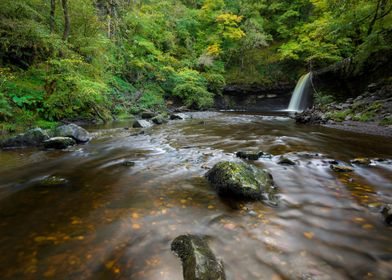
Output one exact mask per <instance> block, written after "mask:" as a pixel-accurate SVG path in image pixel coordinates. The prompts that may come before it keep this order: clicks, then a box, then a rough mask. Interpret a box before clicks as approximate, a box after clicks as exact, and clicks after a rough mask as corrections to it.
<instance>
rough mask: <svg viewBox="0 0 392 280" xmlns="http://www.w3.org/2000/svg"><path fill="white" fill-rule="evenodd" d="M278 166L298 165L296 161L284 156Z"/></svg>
mask: <svg viewBox="0 0 392 280" xmlns="http://www.w3.org/2000/svg"><path fill="white" fill-rule="evenodd" d="M278 164H280V165H296V163H295V162H294V161H292V160H291V159H289V158H287V157H283V156H281V157H280V158H279V160H278Z"/></svg>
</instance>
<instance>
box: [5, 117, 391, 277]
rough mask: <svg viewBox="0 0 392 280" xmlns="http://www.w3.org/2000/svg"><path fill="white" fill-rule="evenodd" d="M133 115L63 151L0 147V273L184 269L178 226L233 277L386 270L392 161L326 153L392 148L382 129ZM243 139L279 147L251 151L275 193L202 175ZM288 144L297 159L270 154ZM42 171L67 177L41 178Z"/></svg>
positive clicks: (170, 273)
mask: <svg viewBox="0 0 392 280" xmlns="http://www.w3.org/2000/svg"><path fill="white" fill-rule="evenodd" d="M129 125H130V124H126V123H118V124H110V125H106V126H101V127H98V126H96V127H90V128H89V130H90V131H92V132H93V135H94V140H93V141H91V142H90V143H88V144H86V145H81V146H76V147H73V148H71V149H69V150H67V151H40V150H37V149H27V150H14V151H2V152H0V250H1V252H2V254H1V255H0V275H1V279H102V280H104V279H132V280H142V279H143V280H152V279H168V280H177V279H178V280H179V279H182V269H181V266H180V262H179V260H178V259H177V258H176V257H175V256H174V255H173V254H172V253H171V252H170V243H171V241H172V240H173V239H174V238H175V237H177V236H178V235H181V234H184V233H192V234H202V235H205V236H206V238H207V239H208V240H209V244H210V246H211V247H212V249H213V251H214V252H215V253H216V255H217V256H218V257H219V258H220V259H222V260H223V262H224V265H225V269H226V274H227V278H228V279H234V280H252V279H266V280H267V279H273V280H279V279H334V280H337V279H391V277H392V230H391V228H388V227H387V226H386V225H385V224H384V223H383V221H382V218H381V216H380V214H379V213H378V206H379V205H380V203H381V202H382V203H385V202H392V165H390V164H386V163H380V162H377V163H375V164H374V165H373V166H369V167H361V166H355V172H354V173H352V174H348V175H347V174H336V173H333V172H332V171H331V170H330V169H329V164H328V163H327V160H328V159H335V160H339V161H343V162H348V161H349V160H350V159H352V158H355V157H370V158H392V141H391V139H390V138H382V137H375V136H366V135H361V134H353V133H349V132H342V131H338V130H333V129H327V128H322V127H318V126H300V125H296V124H295V123H294V122H293V121H292V120H291V119H289V118H287V117H286V116H284V115H262V114H261V115H251V114H245V113H205V112H203V113H195V114H193V119H191V120H187V121H173V122H171V123H169V124H167V125H163V126H155V127H153V128H152V129H149V130H146V131H145V134H138V132H139V130H136V129H130V130H125V129H124V127H126V126H129ZM239 150H262V151H265V152H268V153H271V154H273V155H275V157H273V158H271V159H268V158H265V159H260V160H258V161H256V162H252V163H251V164H254V165H256V166H258V167H260V168H267V169H268V170H269V171H270V172H271V174H272V175H273V177H274V180H275V182H276V185H277V186H278V187H279V189H280V192H281V201H282V202H281V205H280V206H279V207H277V208H271V207H268V206H266V205H264V204H262V203H260V202H253V203H238V202H234V201H230V200H227V199H221V198H219V197H218V196H217V195H216V193H215V192H214V190H213V188H212V187H211V186H210V185H209V184H208V183H207V182H206V180H205V179H204V178H203V175H204V174H205V172H206V171H207V170H208V169H209V168H211V167H212V166H213V165H214V164H215V163H217V162H219V161H221V160H232V161H239V159H237V158H236V157H235V152H236V151H239ZM287 153H289V156H290V157H291V158H292V159H294V160H295V161H296V162H297V165H296V166H292V167H287V166H280V165H278V164H277V163H276V162H277V159H278V156H279V155H281V154H287ZM124 160H131V161H134V162H135V165H134V166H133V167H125V166H123V165H122V164H121V163H122V162H123V161H124ZM49 175H56V176H61V177H64V178H66V179H68V180H69V181H70V184H69V185H66V186H63V187H55V188H42V187H39V186H38V184H37V182H39V180H41V179H42V178H45V177H46V176H49Z"/></svg>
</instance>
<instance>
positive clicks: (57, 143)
mask: <svg viewBox="0 0 392 280" xmlns="http://www.w3.org/2000/svg"><path fill="white" fill-rule="evenodd" d="M74 145H76V141H75V140H74V139H73V138H70V137H53V138H50V139H48V140H46V141H44V147H45V148H46V149H58V150H61V149H66V148H68V147H70V146H74Z"/></svg>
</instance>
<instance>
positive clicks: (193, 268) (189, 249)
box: [171, 235, 226, 280]
mask: <svg viewBox="0 0 392 280" xmlns="http://www.w3.org/2000/svg"><path fill="white" fill-rule="evenodd" d="M171 249H172V251H173V252H175V253H176V255H177V256H178V257H179V258H180V259H181V261H182V268H183V276H184V280H224V279H226V277H225V272H224V268H223V264H222V262H221V261H219V260H218V259H217V258H216V257H215V255H214V253H213V252H212V251H211V249H210V248H209V247H208V244H207V242H206V241H205V240H204V239H203V238H201V237H199V236H195V235H181V236H179V237H177V238H176V239H174V241H173V242H172V244H171Z"/></svg>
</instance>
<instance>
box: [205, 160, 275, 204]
mask: <svg viewBox="0 0 392 280" xmlns="http://www.w3.org/2000/svg"><path fill="white" fill-rule="evenodd" d="M206 178H207V179H208V181H210V182H211V184H212V185H214V187H215V189H216V190H217V192H218V194H220V195H223V196H232V197H235V198H245V199H255V200H256V199H267V200H269V201H271V202H272V201H275V200H276V197H275V193H276V188H275V187H274V186H273V179H272V176H271V175H270V174H269V173H268V172H267V171H266V170H260V169H257V168H255V167H253V166H251V165H248V164H245V163H235V162H227V161H224V162H220V163H218V164H216V165H215V166H214V167H213V168H212V169H211V170H210V171H208V172H207V174H206Z"/></svg>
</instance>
